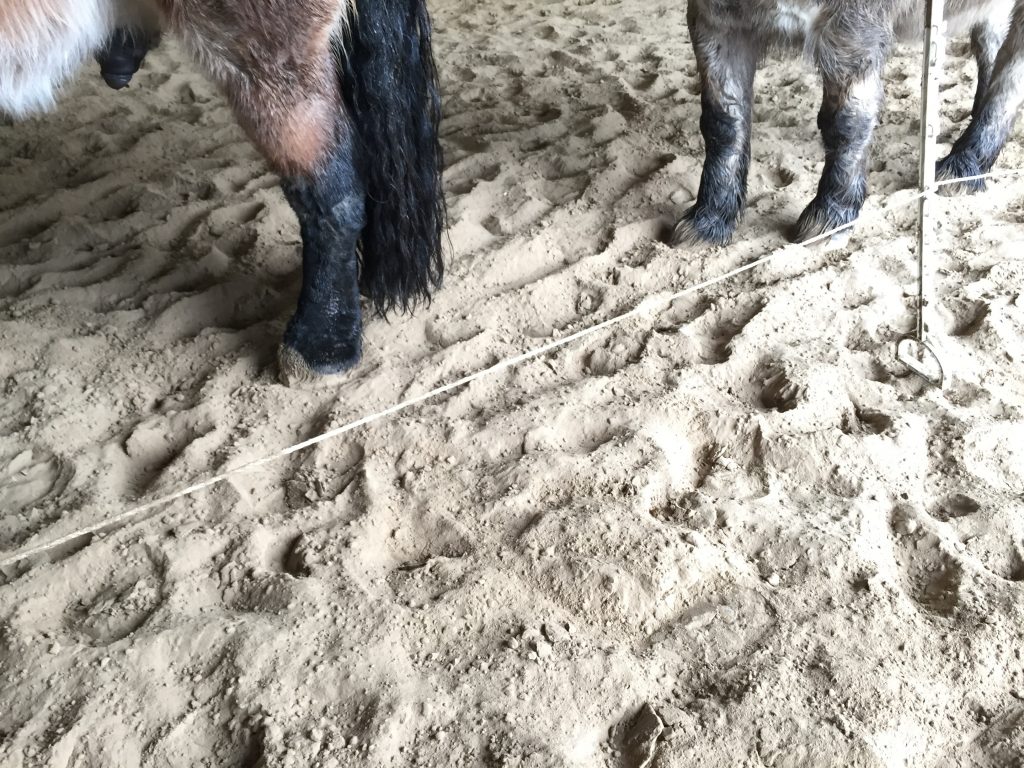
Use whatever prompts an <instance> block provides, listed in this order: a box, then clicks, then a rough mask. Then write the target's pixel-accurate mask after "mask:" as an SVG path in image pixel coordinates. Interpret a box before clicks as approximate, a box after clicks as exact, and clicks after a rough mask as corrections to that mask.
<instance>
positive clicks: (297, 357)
mask: <svg viewBox="0 0 1024 768" xmlns="http://www.w3.org/2000/svg"><path fill="white" fill-rule="evenodd" d="M358 362H359V356H358V355H356V357H355V358H354V359H353V360H352V361H351V362H347V363H342V364H339V365H337V366H331V367H323V366H313V365H310V364H309V362H308V361H307V360H306V358H304V357H303V356H302V354H301V353H299V352H298V351H297V350H295V349H292V348H291V347H289V346H288V345H286V344H282V345H281V346H280V347H278V349H277V376H278V379H279V380H280V382H281V383H282V384H284V385H285V386H286V387H296V388H303V387H309V386H312V385H316V384H326V383H330V382H331V381H333V380H335V379H336V378H337V377H339V376H341V375H342V374H344V373H347V372H348V370H349V369H350V368H352V367H354V366H355V365H356V363H358Z"/></svg>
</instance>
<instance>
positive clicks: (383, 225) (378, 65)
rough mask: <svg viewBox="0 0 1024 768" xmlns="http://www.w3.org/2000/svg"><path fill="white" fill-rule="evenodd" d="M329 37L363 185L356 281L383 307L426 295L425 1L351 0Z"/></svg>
mask: <svg viewBox="0 0 1024 768" xmlns="http://www.w3.org/2000/svg"><path fill="white" fill-rule="evenodd" d="M354 5H355V8H354V11H353V13H352V16H351V19H350V21H349V24H348V25H347V27H346V29H345V31H344V32H343V33H341V34H340V35H339V38H338V39H337V40H336V45H335V49H336V56H337V60H338V66H339V70H340V76H341V83H342V94H343V96H344V99H345V106H346V109H347V112H348V115H349V120H350V124H351V127H352V128H353V130H354V132H355V139H356V154H357V157H358V159H357V163H358V166H359V170H360V172H361V175H362V178H363V184H364V186H365V189H366V226H365V228H364V229H363V233H362V239H361V241H360V270H361V271H360V285H361V288H362V291H363V293H364V294H365V295H366V296H368V297H369V298H370V300H371V301H372V302H373V305H374V308H375V309H377V311H379V312H380V313H381V314H387V313H388V312H390V311H392V310H394V309H396V308H397V309H400V310H402V311H410V310H411V309H413V308H414V307H415V306H416V305H417V304H418V303H419V302H420V301H429V300H430V293H431V291H432V289H434V288H436V287H437V286H439V285H440V283H441V278H442V276H443V273H444V262H443V258H442V238H443V236H444V231H445V226H446V219H447V211H446V208H445V202H444V191H443V188H442V184H441V174H442V170H443V164H442V158H441V145H440V140H439V137H438V127H439V124H440V120H441V95H440V86H439V84H438V78H437V68H436V66H435V64H434V56H433V52H432V50H431V26H430V17H429V15H428V14H427V8H426V4H425V2H424V0H355V2H354Z"/></svg>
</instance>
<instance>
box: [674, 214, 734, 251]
mask: <svg viewBox="0 0 1024 768" xmlns="http://www.w3.org/2000/svg"><path fill="white" fill-rule="evenodd" d="M734 230H735V225H734V224H730V223H729V222H727V221H725V220H724V219H721V218H717V217H714V216H706V215H698V214H697V212H696V210H695V209H693V208H691V209H690V210H689V211H687V212H686V213H685V214H683V218H682V219H680V220H679V223H678V224H676V225H675V227H674V228H673V230H672V233H671V234H670V235H669V236H668V238H667V240H666V242H667V243H668V245H669V246H670V247H672V248H683V247H691V248H692V247H696V246H700V245H728V244H729V241H730V240H732V233H733V231H734Z"/></svg>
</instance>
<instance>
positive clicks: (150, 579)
mask: <svg viewBox="0 0 1024 768" xmlns="http://www.w3.org/2000/svg"><path fill="white" fill-rule="evenodd" d="M162 590H163V587H162V584H161V582H160V579H159V578H158V577H157V575H156V574H155V573H153V574H148V575H144V576H141V577H140V578H138V579H136V580H134V581H130V582H128V583H120V584H112V585H110V586H108V587H107V588H105V589H104V590H103V591H101V592H100V593H99V594H98V595H96V596H95V597H94V598H93V599H92V600H90V601H89V602H88V603H87V604H79V606H77V607H75V608H72V610H71V615H70V617H69V619H68V624H69V627H70V629H72V630H73V631H74V632H75V633H76V634H78V635H80V636H82V637H83V638H84V639H85V640H86V642H88V643H90V644H92V645H99V646H103V645H110V644H111V643H116V642H117V641H118V640H123V639H124V638H126V637H128V636H129V635H131V634H132V633H133V632H136V631H137V630H138V629H139V628H140V627H142V626H143V625H144V624H145V623H146V622H147V621H148V620H149V618H150V616H152V615H153V613H155V612H156V610H157V608H159V606H160V603H161V601H162V599H163V598H162Z"/></svg>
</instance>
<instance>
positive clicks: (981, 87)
mask: <svg viewBox="0 0 1024 768" xmlns="http://www.w3.org/2000/svg"><path fill="white" fill-rule="evenodd" d="M1006 34H1007V28H1006V24H1005V23H1000V22H999V21H997V20H994V19H991V18H986V19H984V20H983V21H979V22H978V23H977V24H975V25H974V27H973V28H972V29H971V52H972V53H973V54H974V60H975V62H977V65H978V83H977V88H976V89H975V92H974V108H973V109H972V110H971V116H972V117H974V118H977V117H978V115H979V114H981V106H982V103H983V102H984V100H985V94H986V93H988V89H989V86H990V85H991V84H992V73H993V71H994V70H995V66H996V57H997V56H998V55H999V49H1000V48H1001V47H1002V45H1003V41H1004V40H1006Z"/></svg>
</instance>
